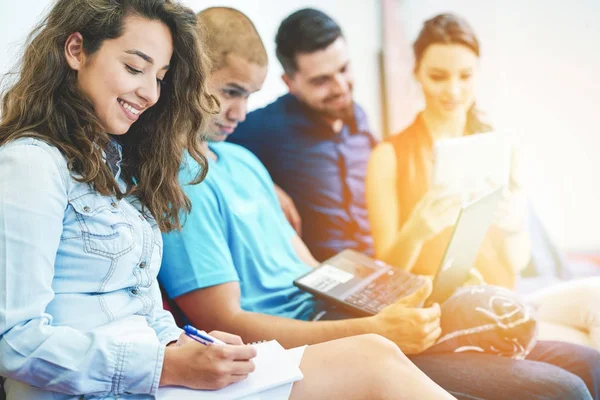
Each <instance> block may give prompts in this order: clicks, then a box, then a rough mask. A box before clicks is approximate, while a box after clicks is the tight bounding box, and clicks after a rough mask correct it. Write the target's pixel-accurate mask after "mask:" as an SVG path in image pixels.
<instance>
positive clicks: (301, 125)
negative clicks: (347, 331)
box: [228, 94, 376, 261]
mask: <svg viewBox="0 0 600 400" xmlns="http://www.w3.org/2000/svg"><path fill="white" fill-rule="evenodd" d="M228 140H229V141H230V142H231V143H236V144H240V145H242V146H244V147H246V148H247V149H248V150H250V151H252V152H253V153H254V154H255V155H256V156H257V157H258V158H259V159H260V161H262V162H263V164H264V165H265V167H266V168H267V170H268V171H269V173H270V174H271V176H272V177H273V180H274V181H275V183H277V184H278V185H279V186H280V187H281V188H282V189H283V190H284V191H285V192H286V193H287V194H288V195H289V196H290V197H291V198H292V199H293V200H294V203H295V205H296V207H297V209H298V213H299V214H300V216H301V217H302V239H304V242H305V243H306V245H307V246H308V248H309V249H310V251H311V252H312V254H313V256H315V258H316V259H317V260H321V261H323V260H325V259H327V258H329V257H331V256H333V255H335V254H336V253H338V252H340V251H342V250H344V249H346V248H351V249H354V250H357V251H360V252H363V253H366V254H369V255H372V254H373V240H372V238H371V229H370V226H369V220H368V216H367V206H366V200H365V178H366V174H367V163H368V161H369V157H370V155H371V150H372V148H373V146H374V145H375V144H376V140H375V139H374V137H373V135H372V133H371V131H370V129H369V124H368V121H367V116H366V114H365V112H364V111H363V110H362V109H361V108H360V107H359V106H358V105H357V104H355V105H354V118H353V119H352V120H350V121H346V123H345V124H344V126H343V128H342V130H341V132H339V133H335V132H334V131H333V129H332V127H331V126H330V125H329V124H327V123H326V122H325V120H324V119H323V117H322V116H321V115H319V114H318V113H316V112H314V111H312V110H310V109H309V108H308V107H307V106H305V105H304V104H303V103H301V102H300V101H299V100H298V99H297V98H296V97H294V96H292V95H290V94H287V95H285V96H282V97H280V98H279V99H277V100H276V101H275V102H273V103H271V104H269V105H268V106H266V107H265V108H262V109H259V110H256V111H253V112H251V113H250V114H248V117H247V118H246V121H245V122H243V123H242V124H240V126H238V128H237V129H236V131H235V132H234V133H233V135H231V136H230V137H229V139H228Z"/></svg>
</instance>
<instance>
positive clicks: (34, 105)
mask: <svg viewBox="0 0 600 400" xmlns="http://www.w3.org/2000/svg"><path fill="white" fill-rule="evenodd" d="M128 16H139V17H143V18H146V19H149V20H155V21H160V22H162V23H164V24H165V25H166V26H168V28H169V29H170V30H171V34H172V37H173V56H172V58H171V62H170V65H171V66H170V69H169V71H168V73H167V75H166V77H165V82H166V85H165V86H164V88H163V90H162V92H161V96H160V98H159V100H158V102H157V103H156V104H155V105H154V106H153V107H152V108H150V109H149V110H147V111H146V112H144V113H143V114H142V115H141V116H140V118H139V120H138V121H137V122H135V123H134V124H133V125H132V126H131V128H130V129H129V131H128V132H127V133H126V134H125V135H123V136H121V137H120V138H119V140H120V142H121V144H122V146H123V161H122V164H121V165H122V176H123V177H124V179H125V180H126V182H127V183H128V187H129V189H128V190H127V191H126V192H125V193H123V192H122V191H121V190H120V189H119V186H118V184H117V182H116V180H115V179H114V176H113V174H112V173H111V171H110V169H109V168H108V166H107V165H106V163H105V162H104V159H103V155H102V149H104V148H106V146H107V144H108V143H109V141H110V140H111V137H110V135H109V134H108V133H107V132H105V131H104V130H103V129H102V128H101V126H100V123H99V121H98V118H97V116H96V114H95V112H94V107H93V105H92V103H91V102H90V100H89V99H88V98H87V97H86V96H85V95H84V94H83V93H82V92H81V91H79V90H78V88H77V74H76V72H75V71H73V70H72V69H71V68H70V67H69V65H68V64H67V61H66V57H65V55H64V46H65V42H66V40H67V38H68V36H69V35H70V34H72V33H74V32H79V33H81V35H82V36H83V38H84V41H83V46H84V51H85V52H86V54H88V55H92V54H94V53H95V52H96V51H98V49H99V48H100V47H101V45H102V43H103V42H104V41H105V40H108V39H114V38H118V37H120V36H121V35H122V33H123V24H124V20H125V18H126V17H128ZM196 24H197V22H196V16H195V14H194V12H193V11H192V10H190V9H189V8H187V7H184V6H182V5H180V4H178V3H177V2H175V1H171V0H118V1H117V0H58V1H57V2H56V3H55V5H54V7H53V8H52V10H51V11H50V13H49V14H48V16H47V17H45V18H44V19H43V20H42V22H40V23H39V25H37V26H36V27H35V28H34V30H33V32H32V33H31V34H30V35H29V37H28V41H27V43H28V44H27V45H26V47H25V51H24V54H23V57H22V60H21V62H20V63H19V64H18V66H17V67H16V68H15V70H14V71H13V72H12V73H10V74H7V76H6V77H5V78H10V77H15V78H16V79H13V81H14V82H12V84H8V83H7V82H8V81H6V80H5V84H6V90H5V92H4V96H3V100H2V106H1V107H2V109H1V116H2V117H1V120H0V145H3V144H5V143H7V142H8V141H11V140H15V139H17V138H20V137H24V136H29V137H36V138H39V139H42V140H44V141H46V142H48V143H49V144H51V145H53V146H56V147H57V148H58V149H59V150H60V151H61V152H62V153H63V155H64V156H65V158H66V159H67V161H68V165H69V168H70V169H71V171H72V173H74V174H73V175H74V177H75V179H77V180H79V181H80V182H85V183H88V184H90V185H91V186H93V188H94V189H95V190H96V191H98V192H99V193H101V194H103V195H116V196H117V197H119V198H122V197H124V196H126V195H129V194H134V195H136V196H138V197H139V198H140V200H141V201H142V204H144V206H145V207H147V208H148V209H149V211H150V212H151V213H152V214H153V215H154V217H155V218H156V220H157V222H158V224H159V226H160V228H161V230H162V231H165V232H167V231H170V230H173V229H179V228H181V221H180V217H181V215H180V213H181V212H182V211H183V212H189V210H190V209H191V203H190V201H189V199H188V198H187V197H186V196H185V194H184V193H183V190H182V189H181V186H180V184H179V182H178V171H179V167H180V164H181V162H182V157H183V154H184V150H185V149H187V150H188V152H189V153H190V155H191V156H192V157H193V158H194V159H195V160H196V161H197V162H198V163H199V164H200V166H201V168H200V172H199V174H198V176H196V178H195V179H194V181H193V182H192V183H199V182H200V181H201V180H202V179H203V178H204V177H205V175H206V172H207V168H208V164H207V162H206V159H205V157H204V155H203V153H202V151H201V141H202V140H203V137H202V136H201V135H200V134H199V132H205V131H206V129H205V128H206V124H207V121H208V119H209V117H210V116H209V114H214V113H216V112H218V107H219V104H218V101H217V100H216V98H215V97H214V96H212V95H210V94H209V92H208V89H207V86H206V85H207V78H208V74H209V73H210V60H209V58H208V56H207V55H206V53H205V51H204V49H203V48H201V46H202V43H203V41H202V38H201V37H200V36H199V35H201V34H202V31H203V30H202V29H196Z"/></svg>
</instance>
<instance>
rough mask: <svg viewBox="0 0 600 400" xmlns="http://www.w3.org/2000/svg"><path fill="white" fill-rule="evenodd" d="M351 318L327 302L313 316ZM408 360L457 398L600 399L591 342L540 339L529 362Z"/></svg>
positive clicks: (485, 357) (599, 372)
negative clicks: (578, 342) (589, 343)
mask: <svg viewBox="0 0 600 400" xmlns="http://www.w3.org/2000/svg"><path fill="white" fill-rule="evenodd" d="M318 305H321V304H318ZM347 318H352V315H350V314H348V313H346V312H345V311H344V310H342V309H336V308H335V307H331V306H329V307H327V306H325V307H322V308H320V309H319V308H317V309H316V310H315V315H314V317H313V320H320V321H326V320H329V321H332V320H341V319H347ZM409 358H410V359H411V361H412V362H413V363H414V364H415V365H416V366H417V367H418V368H419V369H420V370H421V371H423V372H424V373H425V375H427V376H428V377H430V378H431V379H432V380H433V381H435V382H436V383H437V384H438V385H440V386H441V387H442V388H444V389H445V390H446V391H448V392H450V393H452V395H453V396H455V397H456V398H457V399H459V400H590V399H594V400H600V352H598V351H597V350H595V349H593V348H591V347H587V346H581V345H577V344H570V343H565V342H555V341H538V342H537V344H536V346H535V347H534V348H533V350H532V351H531V352H530V353H529V355H528V356H527V358H526V359H525V360H514V359H512V358H504V357H499V356H497V355H491V354H478V353H447V354H420V355H416V356H410V357H409Z"/></svg>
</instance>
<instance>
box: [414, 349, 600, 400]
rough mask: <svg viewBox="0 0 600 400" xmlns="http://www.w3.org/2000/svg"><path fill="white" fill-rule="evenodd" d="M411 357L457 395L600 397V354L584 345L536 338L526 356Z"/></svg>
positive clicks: (492, 399)
mask: <svg viewBox="0 0 600 400" xmlns="http://www.w3.org/2000/svg"><path fill="white" fill-rule="evenodd" d="M410 359H411V360H412V362H413V363H414V364H415V365H416V366H417V367H418V368H419V369H420V370H421V371H423V372H424V373H425V374H426V375H427V376H429V377H430V378H431V379H432V380H434V381H435V382H436V383H437V384H438V385H440V386H441V387H443V388H444V389H446V390H447V391H448V392H450V393H452V394H453V395H454V396H455V397H456V398H458V399H459V400H463V399H464V400H467V399H468V400H484V399H485V400H512V399H519V400H521V399H539V400H542V399H543V400H580V399H581V400H584V399H585V400H589V399H594V400H598V399H600V353H599V352H598V351H597V350H594V349H592V348H590V347H586V346H580V345H575V344H569V343H563V342H551V341H539V342H538V344H537V345H536V346H535V348H534V349H533V350H532V352H531V353H530V354H529V356H528V357H527V359H526V360H513V359H510V358H502V357H498V356H495V355H487V354H474V353H460V354H459V353H449V354H432V355H429V354H423V355H417V356H412V357H410Z"/></svg>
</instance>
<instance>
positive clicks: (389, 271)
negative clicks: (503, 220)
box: [294, 189, 501, 316]
mask: <svg viewBox="0 0 600 400" xmlns="http://www.w3.org/2000/svg"><path fill="white" fill-rule="evenodd" d="M500 197H501V189H496V190H494V191H492V192H489V193H487V194H486V195H484V196H482V197H480V198H479V199H477V200H475V201H473V202H471V203H469V204H466V205H463V206H462V208H461V210H460V212H459V215H458V218H457V221H456V224H455V226H454V231H453V233H452V237H451V239H450V242H449V243H448V247H447V248H446V252H445V254H444V258H443V259H442V262H441V265H440V267H439V268H438V272H437V275H436V276H435V279H434V281H433V291H432V293H431V295H430V296H429V298H428V299H427V300H426V302H425V304H426V305H429V304H433V303H440V304H441V303H443V302H444V301H446V300H447V299H448V298H449V297H450V296H452V294H453V293H454V291H455V290H456V289H457V288H458V287H460V286H461V285H462V284H463V283H464V282H465V281H466V280H467V278H468V276H469V271H470V269H471V268H472V267H473V265H474V263H475V260H476V259H477V254H478V253H479V249H480V248H481V244H482V243H483V240H484V238H485V235H486V233H487V232H488V230H489V228H490V225H491V223H492V221H493V218H494V214H495V211H496V208H497V206H498V201H499V200H500ZM425 279H426V278H424V277H421V276H419V275H415V274H411V273H409V272H406V271H404V270H402V269H399V268H394V267H392V266H390V265H387V264H385V263H383V262H381V261H378V260H374V259H372V258H370V257H368V256H366V255H364V254H361V253H358V252H355V251H353V250H344V251H342V252H341V253H339V254H337V255H335V256H334V257H332V258H330V259H328V260H326V261H325V262H323V263H322V264H321V265H320V266H319V267H317V268H315V269H314V270H312V271H310V272H309V273H307V274H306V275H303V276H301V277H299V278H298V279H296V280H295V281H294V285H296V286H297V287H299V288H300V289H302V290H304V291H306V292H309V293H312V294H313V295H315V296H316V297H318V298H321V299H324V300H325V301H327V302H330V303H331V304H334V305H336V306H340V307H342V308H344V309H346V310H347V311H350V312H351V313H352V314H356V315H358V316H368V315H374V314H376V313H378V312H379V311H380V310H381V309H382V308H384V307H385V306H387V305H389V304H392V303H394V302H396V301H398V300H399V299H401V298H402V297H406V296H409V295H411V294H412V293H414V292H415V291H416V290H418V289H419V288H420V287H421V286H422V285H424V284H425Z"/></svg>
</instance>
